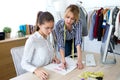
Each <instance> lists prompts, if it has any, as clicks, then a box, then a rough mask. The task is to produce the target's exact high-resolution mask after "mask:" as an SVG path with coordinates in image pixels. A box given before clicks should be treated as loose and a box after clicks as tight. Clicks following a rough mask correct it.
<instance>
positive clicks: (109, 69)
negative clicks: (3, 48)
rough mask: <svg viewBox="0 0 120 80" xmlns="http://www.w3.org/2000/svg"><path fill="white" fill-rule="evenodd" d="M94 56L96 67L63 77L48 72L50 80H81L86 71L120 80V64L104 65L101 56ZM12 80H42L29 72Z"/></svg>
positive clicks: (109, 79)
mask: <svg viewBox="0 0 120 80" xmlns="http://www.w3.org/2000/svg"><path fill="white" fill-rule="evenodd" d="M83 54H84V53H83ZM94 56H95V60H96V64H97V66H96V67H86V66H85V67H84V69H82V70H78V69H75V70H73V71H72V72H70V73H68V74H66V75H61V74H58V73H55V72H53V71H49V70H47V72H48V73H49V79H48V80H80V78H79V77H78V75H80V74H82V73H83V72H84V71H92V72H97V71H102V72H103V73H104V77H103V80H119V79H118V77H119V76H120V63H117V64H112V65H103V64H102V63H101V62H100V55H99V54H94ZM83 57H85V56H83ZM117 61H120V56H117ZM10 80H40V79H39V78H37V77H36V76H35V75H34V74H32V73H29V72H28V73H25V74H23V75H20V76H18V77H14V78H11V79H10Z"/></svg>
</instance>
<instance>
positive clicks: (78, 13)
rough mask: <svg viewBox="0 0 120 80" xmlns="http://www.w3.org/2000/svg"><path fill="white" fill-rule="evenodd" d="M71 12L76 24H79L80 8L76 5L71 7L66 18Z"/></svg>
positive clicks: (67, 10) (66, 13) (66, 11)
mask: <svg viewBox="0 0 120 80" xmlns="http://www.w3.org/2000/svg"><path fill="white" fill-rule="evenodd" d="M69 12H72V13H73V15H74V17H75V22H77V21H78V20H79V17H80V11H79V8H78V6H77V5H74V4H71V5H69V6H68V7H67V8H66V10H65V14H64V18H65V17H66V16H67V15H68V13H69Z"/></svg>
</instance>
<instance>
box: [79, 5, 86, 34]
mask: <svg viewBox="0 0 120 80" xmlns="http://www.w3.org/2000/svg"><path fill="white" fill-rule="evenodd" d="M77 6H78V7H79V10H80V20H81V22H82V36H87V35H88V27H87V11H86V10H85V8H84V7H83V6H81V4H77Z"/></svg>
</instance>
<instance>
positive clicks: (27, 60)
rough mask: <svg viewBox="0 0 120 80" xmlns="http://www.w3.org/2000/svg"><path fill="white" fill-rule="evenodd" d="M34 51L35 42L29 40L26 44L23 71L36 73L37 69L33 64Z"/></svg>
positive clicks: (22, 63)
mask: <svg viewBox="0 0 120 80" xmlns="http://www.w3.org/2000/svg"><path fill="white" fill-rule="evenodd" d="M33 51H34V48H33V42H32V40H31V39H28V40H27V41H26V43H25V47H24V53H23V56H22V61H21V66H22V68H23V69H25V70H26V71H29V72H34V70H35V69H36V67H35V66H33V65H32V64H31V60H32V57H33Z"/></svg>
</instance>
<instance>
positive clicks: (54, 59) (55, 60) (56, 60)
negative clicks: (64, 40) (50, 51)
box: [52, 57, 60, 64]
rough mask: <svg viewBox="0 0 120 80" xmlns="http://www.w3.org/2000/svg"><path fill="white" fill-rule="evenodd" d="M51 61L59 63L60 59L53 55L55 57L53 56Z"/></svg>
mask: <svg viewBox="0 0 120 80" xmlns="http://www.w3.org/2000/svg"><path fill="white" fill-rule="evenodd" d="M52 62H53V63H57V64H59V63H60V60H59V59H58V58H56V57H55V58H53V60H52Z"/></svg>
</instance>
